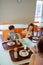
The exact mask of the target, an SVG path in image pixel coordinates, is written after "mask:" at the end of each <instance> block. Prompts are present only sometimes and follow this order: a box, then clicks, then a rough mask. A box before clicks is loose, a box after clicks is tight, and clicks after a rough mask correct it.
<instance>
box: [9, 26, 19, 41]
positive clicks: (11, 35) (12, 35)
mask: <svg viewBox="0 0 43 65" xmlns="http://www.w3.org/2000/svg"><path fill="white" fill-rule="evenodd" d="M9 30H10V32H9V33H8V40H14V39H19V38H20V35H19V34H18V33H15V27H14V26H13V25H10V26H9Z"/></svg>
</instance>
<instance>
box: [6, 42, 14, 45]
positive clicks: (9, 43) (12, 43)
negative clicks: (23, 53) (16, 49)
mask: <svg viewBox="0 0 43 65" xmlns="http://www.w3.org/2000/svg"><path fill="white" fill-rule="evenodd" d="M7 45H9V46H13V45H15V42H8V43H7Z"/></svg>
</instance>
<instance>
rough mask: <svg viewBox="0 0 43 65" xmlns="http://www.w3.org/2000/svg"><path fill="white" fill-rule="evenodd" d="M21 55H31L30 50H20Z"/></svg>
mask: <svg viewBox="0 0 43 65" xmlns="http://www.w3.org/2000/svg"><path fill="white" fill-rule="evenodd" d="M19 55H20V56H22V57H26V56H28V55H29V52H28V51H26V50H21V51H19Z"/></svg>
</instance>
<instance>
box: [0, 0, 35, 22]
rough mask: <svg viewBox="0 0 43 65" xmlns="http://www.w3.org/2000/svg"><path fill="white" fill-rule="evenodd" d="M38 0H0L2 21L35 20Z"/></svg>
mask: <svg viewBox="0 0 43 65" xmlns="http://www.w3.org/2000/svg"><path fill="white" fill-rule="evenodd" d="M35 7H36V0H22V2H21V3H18V2H17V0H0V23H2V22H3V21H8V22H13V21H18V22H19V23H27V22H30V21H33V20H34V16H35Z"/></svg>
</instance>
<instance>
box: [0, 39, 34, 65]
mask: <svg viewBox="0 0 43 65" xmlns="http://www.w3.org/2000/svg"><path fill="white" fill-rule="evenodd" d="M24 40H25V42H26V44H27V45H28V47H29V48H30V49H31V48H32V47H33V46H34V45H35V44H34V43H33V42H32V41H31V40H29V39H28V38H24ZM20 41H22V40H21V39H20ZM29 43H30V44H29ZM27 62H29V59H26V60H22V61H19V62H12V61H11V58H10V55H9V50H8V51H6V50H4V49H3V47H2V42H1V43H0V64H1V65H20V64H23V63H27Z"/></svg>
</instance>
